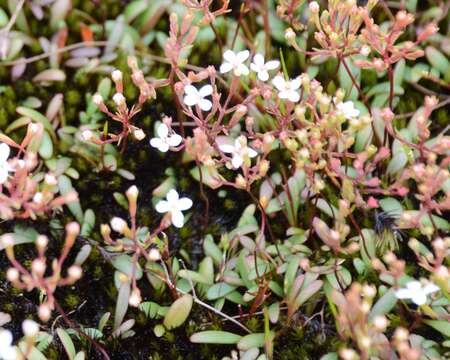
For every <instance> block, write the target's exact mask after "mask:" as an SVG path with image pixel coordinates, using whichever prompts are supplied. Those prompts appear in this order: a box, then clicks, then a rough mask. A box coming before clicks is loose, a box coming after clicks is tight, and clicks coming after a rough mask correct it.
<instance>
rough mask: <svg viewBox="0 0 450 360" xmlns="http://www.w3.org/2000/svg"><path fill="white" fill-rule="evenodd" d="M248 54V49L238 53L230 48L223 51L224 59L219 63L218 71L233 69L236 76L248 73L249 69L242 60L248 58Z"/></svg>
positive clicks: (223, 71) (225, 71) (224, 71)
mask: <svg viewBox="0 0 450 360" xmlns="http://www.w3.org/2000/svg"><path fill="white" fill-rule="evenodd" d="M249 55H250V52H249V51H248V50H244V51H239V52H238V53H235V52H234V51H232V50H227V51H225V52H224V53H223V58H224V59H225V61H224V62H223V64H222V65H220V72H221V73H222V74H224V73H227V72H229V71H231V70H233V73H234V75H236V76H241V75H248V74H249V72H250V71H249V70H248V67H247V65H245V64H244V62H245V60H247V59H248V57H249Z"/></svg>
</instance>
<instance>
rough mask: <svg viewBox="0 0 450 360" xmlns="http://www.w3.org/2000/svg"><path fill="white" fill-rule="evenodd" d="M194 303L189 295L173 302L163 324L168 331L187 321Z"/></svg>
mask: <svg viewBox="0 0 450 360" xmlns="http://www.w3.org/2000/svg"><path fill="white" fill-rule="evenodd" d="M192 302H193V300H192V296H191V295H189V294H185V295H183V296H182V297H180V298H178V299H177V300H175V301H174V302H173V304H172V305H171V306H170V308H169V311H168V312H167V314H166V316H165V317H164V322H163V323H164V326H165V327H166V329H168V330H170V329H173V328H176V327H178V326H180V325H181V324H183V323H184V322H185V321H186V319H187V318H188V316H189V313H190V312H191V309H192Z"/></svg>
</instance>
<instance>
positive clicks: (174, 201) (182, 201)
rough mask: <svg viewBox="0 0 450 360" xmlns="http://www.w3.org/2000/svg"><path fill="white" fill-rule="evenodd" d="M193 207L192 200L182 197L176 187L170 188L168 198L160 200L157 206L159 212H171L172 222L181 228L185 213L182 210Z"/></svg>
mask: <svg viewBox="0 0 450 360" xmlns="http://www.w3.org/2000/svg"><path fill="white" fill-rule="evenodd" d="M191 207H192V200H191V199H189V198H186V197H183V198H180V196H179V195H178V192H177V191H176V190H174V189H171V190H169V192H168V193H167V195H166V200H161V201H159V202H158V203H157V204H156V206H155V208H156V211H157V212H159V213H161V214H162V213H170V218H171V221H172V224H173V225H174V226H175V227H177V228H181V227H183V225H184V215H183V213H182V211H184V210H188V209H190V208H191Z"/></svg>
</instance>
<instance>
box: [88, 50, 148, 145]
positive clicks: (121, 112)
mask: <svg viewBox="0 0 450 360" xmlns="http://www.w3.org/2000/svg"><path fill="white" fill-rule="evenodd" d="M128 63H129V66H130V68H131V69H132V76H131V78H132V80H133V83H134V84H135V85H136V86H137V87H138V88H139V92H140V95H139V99H138V102H137V103H136V104H133V105H132V106H131V107H129V106H128V104H127V100H126V98H125V95H124V92H123V91H124V86H123V74H122V72H121V71H120V70H114V71H113V72H112V73H111V78H112V80H113V81H114V84H115V90H116V93H115V94H114V95H113V98H112V99H113V101H114V104H115V107H116V111H115V112H112V111H111V110H109V108H108V106H107V105H106V103H105V102H104V99H103V97H102V96H101V95H100V94H99V93H96V94H94V96H93V98H92V100H93V102H94V104H95V105H97V106H98V108H99V109H100V111H101V112H103V113H105V114H106V115H108V116H109V117H110V118H111V119H112V120H114V121H116V122H119V123H121V124H122V130H121V132H120V133H118V134H114V133H108V132H107V131H105V132H104V133H102V134H99V135H98V136H97V135H96V134H94V133H93V132H92V131H91V130H84V131H83V133H82V138H83V140H85V141H90V142H92V143H94V144H97V145H106V144H111V143H117V144H120V143H121V142H122V141H124V140H125V139H126V138H127V137H128V135H130V134H132V135H133V137H134V138H135V139H136V140H138V141H140V140H143V139H144V138H145V133H144V131H143V130H142V129H140V128H138V127H136V126H135V125H133V123H132V120H133V118H134V117H135V116H136V114H137V113H139V112H140V111H141V110H142V107H143V105H144V103H145V101H147V100H148V99H149V98H155V97H156V93H155V89H154V87H153V86H152V85H150V84H149V83H147V82H146V81H145V79H144V75H143V73H142V71H141V70H139V68H138V67H137V62H136V59H135V58H130V59H129V61H128Z"/></svg>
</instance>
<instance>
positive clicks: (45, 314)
mask: <svg viewBox="0 0 450 360" xmlns="http://www.w3.org/2000/svg"><path fill="white" fill-rule="evenodd" d="M38 315H39V318H40V319H41V320H42V321H48V319H50V316H51V315H52V311H51V309H50V307H49V306H48V305H47V304H42V305H41V306H39V310H38Z"/></svg>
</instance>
